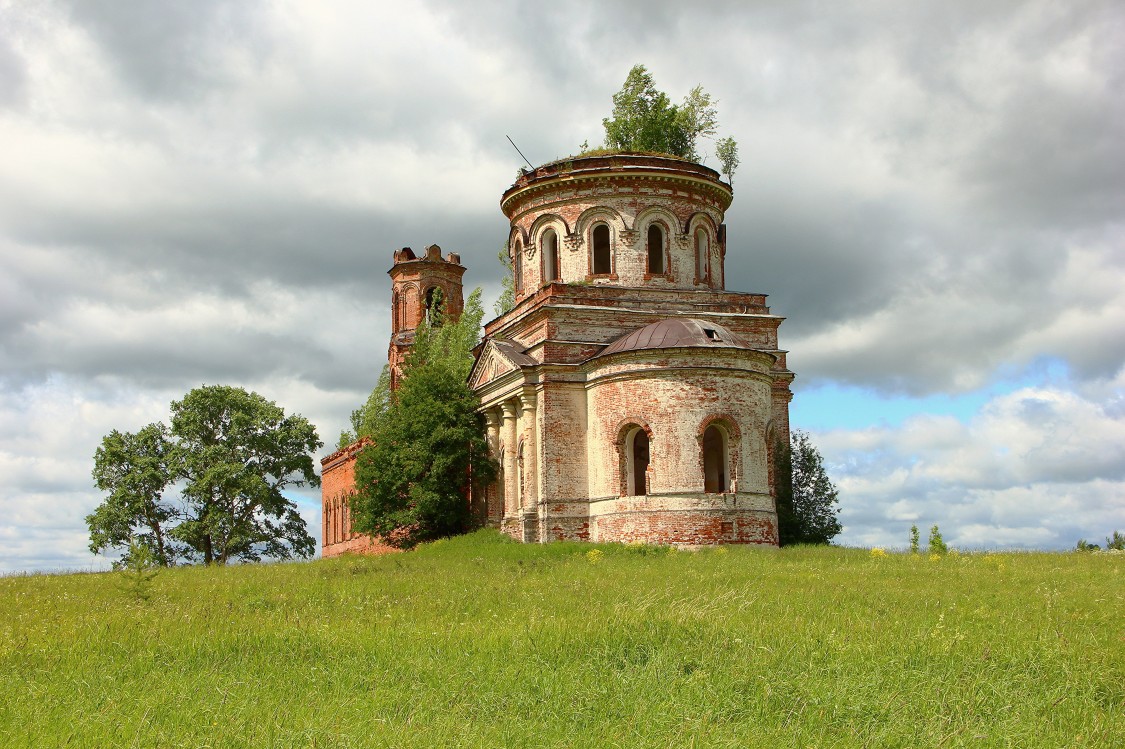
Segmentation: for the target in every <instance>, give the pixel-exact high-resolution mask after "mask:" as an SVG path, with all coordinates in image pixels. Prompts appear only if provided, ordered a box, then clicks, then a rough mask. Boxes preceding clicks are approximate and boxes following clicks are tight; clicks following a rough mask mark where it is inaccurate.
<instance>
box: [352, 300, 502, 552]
mask: <svg viewBox="0 0 1125 749" xmlns="http://www.w3.org/2000/svg"><path fill="white" fill-rule="evenodd" d="M483 316H484V312H483V309H482V308H481V303H480V290H479V289H478V290H476V291H474V292H473V293H472V294H471V295H470V296H469V299H468V301H467V302H466V303H465V310H464V312H463V313H462V315H461V318H460V319H459V320H457V321H456V322H446V323H445V324H442V325H440V326H431V325H429V324H427V323H423V324H422V325H421V326H420V327H419V328H418V330H417V332H416V334H415V339H414V345H413V347H412V350H411V353H410V356H409V357H408V358H407V360H406V363H405V365H404V370H403V380H402V384H401V385H399V387H398V389H397V390H395V391H394V392H393V393H392V394H390V397H389V398H388V399H386V400H385V401H380V400H379V399H378V398H376V397H375V394H374V393H373V398H374V400H376V402H377V403H378V404H381V406H380V405H376V407H374V408H371V409H367V410H366V413H365V417H364V420H363V421H362V422H361V423H359V424H357V433H358V434H360V435H362V436H368V437H370V438H371V439H372V442H371V444H370V445H368V446H367V447H366V448H364V450H363V451H362V452H361V453H360V454H359V456H358V457H357V459H356V467H355V476H356V493H355V494H354V495H353V496H352V497H351V499H350V503H351V504H350V507H351V516H352V527H353V529H354V530H356V531H358V532H360V533H370V534H375V535H379V536H382V537H383V539H384V540H385V541H386V542H387V543H389V544H391V545H393V546H398V547H400V548H410V547H413V546H415V545H416V544H418V543H420V542H423V541H427V540H431V539H435V538H442V537H445V536H449V535H453V534H456V533H461V532H463V531H465V530H466V529H467V528H468V526H469V523H470V516H469V506H468V502H467V497H466V489H467V486H468V482H469V480H470V477H472V479H473V480H478V479H479V480H482V481H489V480H491V479H492V477H493V476H494V475H495V471H496V467H495V464H494V462H493V461H492V459H491V458H490V457H489V454H488V443H487V440H486V438H485V432H484V420H483V417H482V416H481V414H479V413H477V407H478V406H479V405H480V403H479V401H478V399H477V398H476V396H474V395H473V393H472V391H471V390H469V387H468V384H467V383H466V380H467V378H468V374H469V370H470V368H471V367H472V361H473V360H472V348H473V346H474V345H475V344H476V343H477V341H478V336H479V331H480V323H481V319H482V318H483ZM377 392H378V388H376V393H377ZM368 402H369V404H370V403H371V402H372V399H369V400H368Z"/></svg>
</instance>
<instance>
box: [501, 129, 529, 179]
mask: <svg viewBox="0 0 1125 749" xmlns="http://www.w3.org/2000/svg"><path fill="white" fill-rule="evenodd" d="M504 137H505V138H507V139H508V142H509V143H511V144H512V148H514V149H516V153H518V154H519V155H520V156H523V160H524V161H527V157H526V156H524V155H523V151H521V150H520V147H519V146H517V145H516V142H515V141H514V140H512V136H510V135H505V136H504ZM527 165H528V166H529V167H531V169H533V170H534V169H535V167H534V166H532V164H531V162H530V161H527Z"/></svg>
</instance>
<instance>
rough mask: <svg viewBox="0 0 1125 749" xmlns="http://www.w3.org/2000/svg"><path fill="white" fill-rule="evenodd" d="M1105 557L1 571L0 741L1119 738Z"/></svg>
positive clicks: (750, 553) (1120, 614)
mask: <svg viewBox="0 0 1125 749" xmlns="http://www.w3.org/2000/svg"><path fill="white" fill-rule="evenodd" d="M1123 567H1125V556H1122V555H1117V556H1112V555H1097V554H1092V555H1077V554H1001V555H961V556H946V557H943V558H941V559H940V560H938V561H930V560H929V559H928V558H927V557H925V556H911V555H896V554H892V555H889V556H885V557H877V556H872V555H871V554H869V553H867V552H865V551H862V550H853V549H838V548H797V549H786V550H783V551H770V550H760V549H743V548H731V549H719V550H710V551H703V552H697V553H685V552H669V551H667V550H662V549H653V548H651V547H626V546H611V545H606V546H596V547H595V546H591V545H586V544H551V545H546V546H524V545H520V544H515V543H510V542H507V541H505V540H503V539H502V538H501V537H499V536H498V535H496V534H493V533H490V532H481V533H477V534H473V535H471V536H467V537H463V538H459V539H454V540H450V541H444V542H438V543H436V544H431V545H428V546H426V547H423V548H421V549H420V550H418V551H416V552H412V553H409V554H400V555H393V556H385V557H376V558H359V557H354V558H343V559H334V560H322V561H317V562H313V563H305V564H284V565H249V566H241V567H231V568H225V569H223V568H210V569H208V568H198V567H197V568H183V569H176V570H169V571H164V572H162V573H160V574H159V575H158V576H157V577H156V578H155V579H154V580H153V581H152V583H151V590H150V597H149V600H148V601H147V602H145V601H143V600H142V599H141V598H139V597H137V596H134V595H130V594H129V592H128V590H127V589H123V588H122V587H121V585H120V581H119V577H120V575H119V573H105V574H91V575H70V576H30V577H11V578H5V579H0V745H3V746H5V747H23V746H26V747H52V746H83V747H84V746H138V747H168V746H200V747H241V746H300V747H306V746H307V747H415V746H417V747H423V746H425V747H431V746H450V747H493V746H513V747H515V746H579V747H583V746H591V747H593V746H597V747H614V746H621V747H626V746H629V747H632V746H662V747H663V746H697V747H702V746H732V747H733V746H801V747H805V746H817V747H824V746H878V747H884V746H910V747H914V746H919V747H921V746H927V747H932V746H962V745H965V746H1105V747H1113V746H1123V745H1125V717H1123V702H1125V639H1123V638H1125V605H1123V602H1125V593H1123V591H1125V585H1123V582H1125V579H1123V575H1122V569H1123Z"/></svg>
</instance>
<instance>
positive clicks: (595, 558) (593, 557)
mask: <svg viewBox="0 0 1125 749" xmlns="http://www.w3.org/2000/svg"><path fill="white" fill-rule="evenodd" d="M604 556H605V552H603V551H602V550H601V549H590V550H589V551H587V552H586V560H587V561H589V562H590V564H597V563H598V562H600V561H601V560H602V557H604Z"/></svg>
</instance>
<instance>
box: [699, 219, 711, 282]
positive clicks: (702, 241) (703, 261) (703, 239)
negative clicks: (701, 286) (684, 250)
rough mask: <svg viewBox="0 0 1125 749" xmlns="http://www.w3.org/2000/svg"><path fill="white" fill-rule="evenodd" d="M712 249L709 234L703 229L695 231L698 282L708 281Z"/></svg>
mask: <svg viewBox="0 0 1125 749" xmlns="http://www.w3.org/2000/svg"><path fill="white" fill-rule="evenodd" d="M709 250H710V247H709V246H708V242H707V232H706V231H704V230H703V229H696V230H695V277H696V279H697V280H700V281H705V280H707V256H708V254H709Z"/></svg>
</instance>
